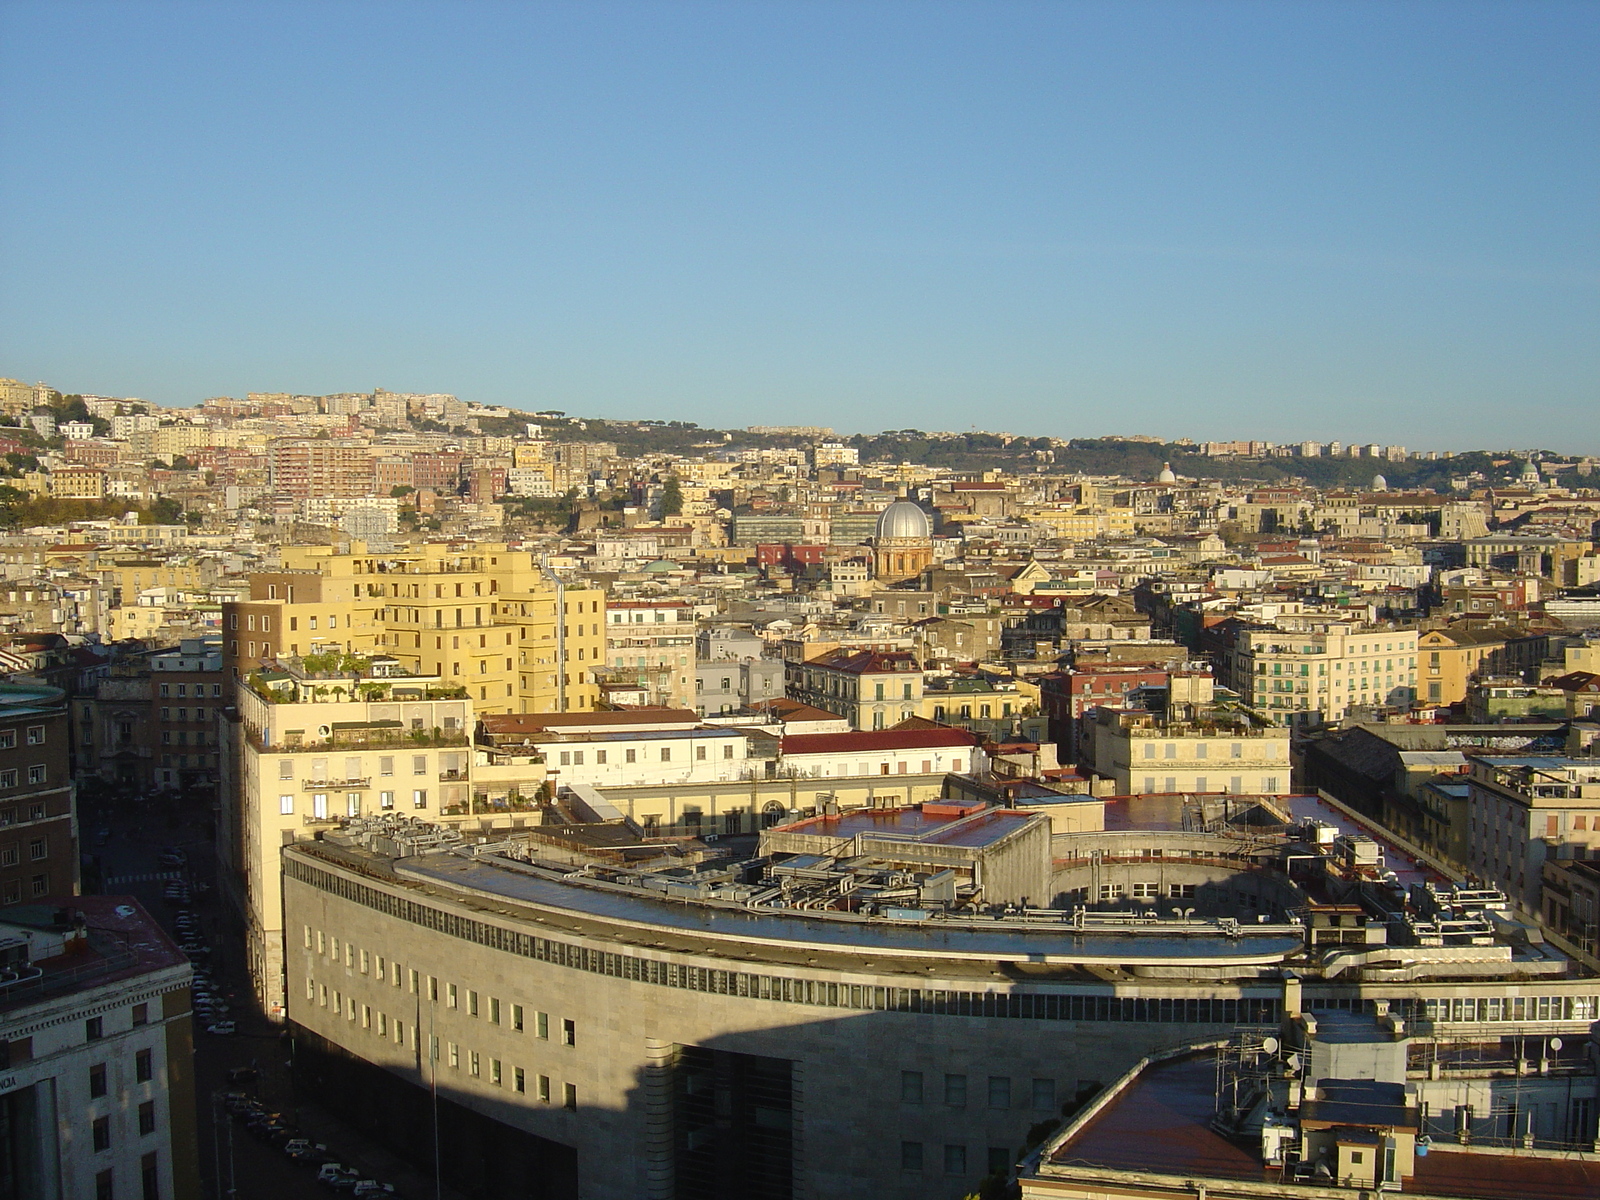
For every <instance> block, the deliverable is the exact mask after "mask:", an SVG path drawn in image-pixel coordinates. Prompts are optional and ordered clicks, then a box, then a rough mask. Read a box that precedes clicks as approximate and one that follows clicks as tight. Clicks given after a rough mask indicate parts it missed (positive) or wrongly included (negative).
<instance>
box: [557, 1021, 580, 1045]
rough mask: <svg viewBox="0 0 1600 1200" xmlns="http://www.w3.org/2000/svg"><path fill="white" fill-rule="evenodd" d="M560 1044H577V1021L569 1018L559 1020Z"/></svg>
mask: <svg viewBox="0 0 1600 1200" xmlns="http://www.w3.org/2000/svg"><path fill="white" fill-rule="evenodd" d="M561 1044H562V1045H563V1046H576V1045H577V1044H578V1023H577V1022H576V1021H574V1020H571V1019H570V1018H568V1019H565V1020H563V1021H562V1022H561Z"/></svg>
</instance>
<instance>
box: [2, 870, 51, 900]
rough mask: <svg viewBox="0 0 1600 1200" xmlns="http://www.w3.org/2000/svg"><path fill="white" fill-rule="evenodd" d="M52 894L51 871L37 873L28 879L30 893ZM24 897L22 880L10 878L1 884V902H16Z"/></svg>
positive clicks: (39, 894) (38, 894) (36, 894)
mask: <svg viewBox="0 0 1600 1200" xmlns="http://www.w3.org/2000/svg"><path fill="white" fill-rule="evenodd" d="M49 894H50V873H49V872H48V871H46V872H42V873H41V874H38V875H35V876H33V877H32V878H30V879H29V880H28V895H30V896H48V895H49ZM21 899H22V880H20V879H8V880H6V881H5V883H4V884H0V903H5V904H15V903H17V901H19V900H21Z"/></svg>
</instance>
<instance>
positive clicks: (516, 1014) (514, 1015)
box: [511, 1004, 522, 1033]
mask: <svg viewBox="0 0 1600 1200" xmlns="http://www.w3.org/2000/svg"><path fill="white" fill-rule="evenodd" d="M511 1028H513V1029H515V1030H516V1031H517V1032H518V1033H521V1032H522V1005H520V1004H513V1005H512V1006H511Z"/></svg>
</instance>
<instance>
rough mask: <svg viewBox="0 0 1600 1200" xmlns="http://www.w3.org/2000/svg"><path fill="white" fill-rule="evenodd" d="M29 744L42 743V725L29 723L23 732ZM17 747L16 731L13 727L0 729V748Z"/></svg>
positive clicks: (12, 748)
mask: <svg viewBox="0 0 1600 1200" xmlns="http://www.w3.org/2000/svg"><path fill="white" fill-rule="evenodd" d="M24 737H25V738H26V742H27V744H28V745H30V746H42V745H44V726H43V725H29V726H28V727H27V730H26V732H25V734H24ZM16 747H17V731H16V730H15V729H0V750H15V749H16Z"/></svg>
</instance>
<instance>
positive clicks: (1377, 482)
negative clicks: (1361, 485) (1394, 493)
mask: <svg viewBox="0 0 1600 1200" xmlns="http://www.w3.org/2000/svg"><path fill="white" fill-rule="evenodd" d="M1372 490H1373V491H1375V492H1387V491H1388V490H1389V481H1388V480H1387V479H1385V478H1384V477H1383V476H1382V475H1374V476H1373V477H1372Z"/></svg>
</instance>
